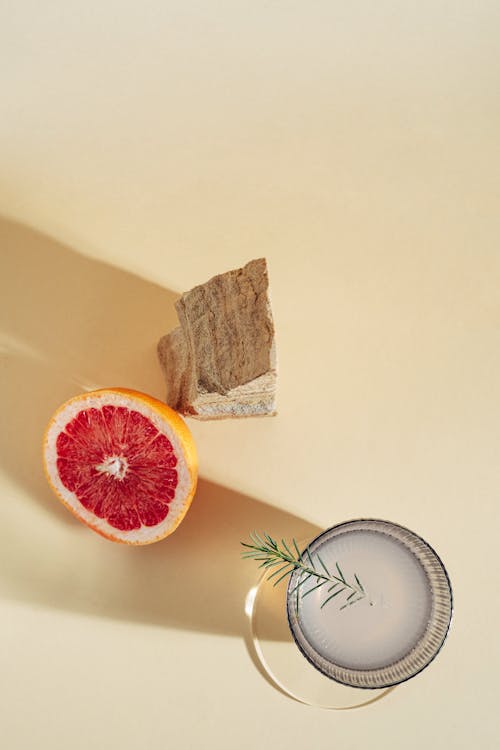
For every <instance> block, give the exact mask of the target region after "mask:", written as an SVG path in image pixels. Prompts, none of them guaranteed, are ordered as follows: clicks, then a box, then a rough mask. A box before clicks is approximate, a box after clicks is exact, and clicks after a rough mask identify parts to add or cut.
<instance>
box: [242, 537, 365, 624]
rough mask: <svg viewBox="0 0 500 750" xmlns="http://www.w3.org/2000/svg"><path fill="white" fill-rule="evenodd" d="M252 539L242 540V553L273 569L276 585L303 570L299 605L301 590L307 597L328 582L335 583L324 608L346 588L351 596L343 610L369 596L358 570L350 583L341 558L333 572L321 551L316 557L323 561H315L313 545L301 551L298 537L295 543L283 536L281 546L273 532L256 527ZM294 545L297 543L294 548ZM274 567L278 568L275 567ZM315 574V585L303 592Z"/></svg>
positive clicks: (296, 592) (294, 591)
mask: <svg viewBox="0 0 500 750" xmlns="http://www.w3.org/2000/svg"><path fill="white" fill-rule="evenodd" d="M250 539H251V541H252V544H248V542H241V545H242V546H243V547H244V548H245V549H244V550H243V552H242V557H243V558H247V559H253V560H257V561H258V562H260V565H259V568H265V569H266V570H269V571H271V572H270V575H269V576H268V580H271V579H273V578H275V579H276V580H275V581H274V582H273V585H274V586H276V585H277V584H278V583H279V582H280V581H282V580H283V579H284V578H286V577H287V576H289V575H290V574H291V573H293V572H294V571H295V570H299V571H300V574H299V579H298V582H297V585H296V586H295V588H294V589H293V590H292V592H291V593H292V594H294V593H295V594H296V596H297V608H298V606H299V594H300V595H302V598H304V597H306V596H307V595H308V594H311V593H312V592H313V591H316V590H317V589H320V588H322V587H323V586H326V584H331V585H330V586H329V587H328V588H327V590H326V591H327V594H328V596H327V597H326V599H324V600H323V602H322V604H321V609H323V607H324V606H325V605H326V604H328V602H330V601H331V600H332V599H334V598H335V597H336V596H338V595H339V594H342V593H344V592H346V593H347V598H346V600H345V603H344V604H343V605H342V606H341V607H340V609H341V610H342V609H345V608H346V607H350V606H351V605H353V604H356V603H357V602H360V601H361V600H362V599H364V598H365V596H366V592H365V589H364V588H363V585H362V583H361V581H360V580H359V577H358V576H357V574H356V573H354V581H353V582H351V583H349V581H348V580H347V578H346V577H345V575H344V573H343V571H342V569H341V567H340V565H339V563H338V562H336V563H335V569H336V570H335V573H332V572H331V571H330V570H329V569H328V568H327V566H326V565H325V563H324V561H323V560H322V559H321V557H320V555H319V554H318V553H316V557H317V559H318V563H319V565H318V564H316V563H315V561H314V560H313V557H312V555H311V551H310V549H309V547H306V549H305V550H304V552H303V553H301V552H300V550H299V547H298V545H297V541H296V540H295V539H292V544H291V545H288V544H287V543H286V541H285V540H284V539H282V540H281V547H280V545H279V543H278V542H277V541H276V540H275V539H273V538H272V537H271V536H269V534H265V533H264V534H262V535H261V534H258V533H257V532H256V531H254V532H253V533H251V534H250ZM290 547H293V550H294V551H293V552H292V550H291V549H290ZM273 568H277V569H276V570H273ZM276 576H277V577H276ZM311 578H313V579H315V585H314V586H312V587H311V588H308V589H307V590H306V591H305V593H304V594H302V587H303V585H304V584H305V583H307V581H310V580H311Z"/></svg>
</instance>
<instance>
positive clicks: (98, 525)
mask: <svg viewBox="0 0 500 750" xmlns="http://www.w3.org/2000/svg"><path fill="white" fill-rule="evenodd" d="M43 455H44V468H45V473H46V475H47V479H48V481H49V484H50V485H51V487H52V489H53V490H54V492H55V493H56V495H57V496H58V497H59V499H60V500H61V501H62V502H63V503H64V505H65V506H66V507H67V508H68V510H70V511H71V512H72V513H74V515H75V516H76V517H77V518H78V519H79V520H80V521H82V522H83V523H85V524H86V525H87V526H89V527H90V528H91V529H93V530H94V531H97V532H98V533H99V534H102V536H105V537H106V538H107V539H111V540H112V541H114V542H123V543H125V544H151V543H152V542H157V541H159V540H160V539H163V538H164V537H166V536H168V535H169V534H171V533H172V532H173V531H174V530H175V529H176V528H177V526H178V525H179V523H180V522H181V521H182V519H183V518H184V515H185V514H186V512H187V510H188V508H189V506H190V505H191V501H192V499H193V496H194V493H195V490H196V481H197V457H196V448H195V445H194V441H193V438H192V436H191V433H190V431H189V429H188V427H187V425H186V423H185V422H184V420H183V419H182V417H180V416H179V414H177V412H176V411H174V410H173V409H171V408H170V407H168V406H167V405H166V404H163V403H162V402H161V401H157V400H156V399H154V398H152V397H151V396H147V395H146V394H144V393H139V392H138V391H131V390H127V389H125V388H105V389H102V390H98V391H91V392H89V393H85V394H82V395H80V396H76V397H75V398H72V399H70V400H69V401H67V402H66V403H65V404H63V405H62V406H61V407H60V408H59V409H58V410H57V411H56V413H55V414H54V416H53V417H52V419H51V420H50V422H49V425H48V427H47V430H46V432H45V437H44V444H43Z"/></svg>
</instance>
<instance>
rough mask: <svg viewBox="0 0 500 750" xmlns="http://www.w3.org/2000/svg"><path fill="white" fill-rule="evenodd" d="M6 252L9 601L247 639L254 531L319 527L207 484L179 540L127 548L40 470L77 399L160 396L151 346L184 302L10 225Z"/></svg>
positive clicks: (0, 233) (1, 529)
mask: <svg viewBox="0 0 500 750" xmlns="http://www.w3.org/2000/svg"><path fill="white" fill-rule="evenodd" d="M0 256H1V263H2V269H1V274H0V319H1V322H2V333H1V335H2V338H1V339H0V341H1V345H2V351H1V354H2V358H1V360H0V376H1V380H2V386H1V393H2V395H3V403H2V422H3V423H2V431H1V434H0V469H2V470H3V471H4V472H5V474H6V475H7V478H8V480H9V484H8V486H9V487H12V488H13V489H12V493H11V496H8V494H5V495H4V497H3V499H2V501H1V502H0V520H1V523H0V545H1V548H2V552H3V559H4V561H5V562H4V563H3V564H2V566H1V568H0V595H3V596H6V597H8V598H11V599H15V600H20V601H24V602H32V603H35V604H38V605H41V606H48V607H55V608H58V609H61V610H68V611H74V612H80V613H86V614H92V615H98V616H102V617H110V618H115V619H123V620H127V621H138V622H147V623H151V624H156V625H161V626H168V627H177V628H187V629H191V630H200V631H207V632H214V633H221V634H226V635H240V636H241V635H242V634H243V633H244V632H245V630H246V628H247V623H246V620H245V613H244V600H245V595H246V593H247V591H248V589H249V588H250V587H251V586H252V585H253V584H254V583H255V580H256V570H255V566H254V565H252V564H251V563H248V562H245V561H242V560H241V559H240V557H239V541H240V540H241V539H245V538H246V537H247V536H248V532H249V531H250V530H252V529H265V530H266V531H268V532H269V533H271V534H276V535H286V536H292V535H294V536H299V537H308V536H312V535H314V534H316V533H317V532H318V528H317V527H315V526H312V525H311V524H308V523H306V522H304V521H303V520H301V519H300V518H298V517H296V516H293V515H292V514H289V513H286V512H285V511H282V510H280V509H279V508H275V507H273V506H271V505H268V504H266V503H263V502H260V501H258V500H255V499H253V498H250V497H248V496H245V495H242V494H241V493H239V492H236V491H234V490H231V489H228V488H225V487H222V486H219V485H217V484H214V483H212V482H208V481H206V480H201V481H200V484H199V489H198V491H197V494H196V498H195V501H194V503H193V506H192V508H191V510H190V512H189V513H188V515H187V517H186V519H185V520H184V522H183V523H182V525H181V526H180V527H179V529H178V530H177V531H176V532H175V534H173V535H172V536H171V537H169V538H168V539H167V540H165V541H164V542H161V543H159V544H155V545H152V546H149V547H139V548H130V547H125V546H122V545H117V544H113V543H111V542H107V541H105V540H103V539H101V538H100V537H99V536H97V535H96V534H93V533H92V532H90V531H88V530H87V529H85V527H84V526H83V525H82V524H80V523H78V521H76V520H75V519H73V517H72V516H70V514H68V513H67V511H66V510H65V509H64V508H63V507H62V505H60V504H59V502H58V501H57V500H56V499H55V498H53V496H52V494H51V493H50V491H49V490H48V488H47V485H46V482H45V478H44V476H43V472H42V468H41V457H40V450H41V448H40V443H41V436H42V433H43V429H44V427H45V425H46V422H47V420H48V418H49V417H50V415H51V413H52V412H53V411H54V409H55V408H56V407H57V406H58V405H59V404H60V403H61V402H63V401H64V400H65V399H66V398H68V397H70V396H71V395H74V394H75V393H78V392H80V391H82V390H83V389H85V388H91V387H99V386H104V385H108V386H109V385H126V386H128V387H132V388H137V389H138V390H143V391H146V392H149V393H151V394H152V395H155V396H157V397H160V398H161V397H162V394H163V382H162V377H161V373H160V369H159V367H158V365H157V360H156V352H155V348H156V342H157V340H158V339H159V338H160V336H161V335H163V334H164V333H165V332H167V331H168V330H169V329H171V328H172V327H173V326H174V325H176V320H177V319H176V315H175V310H174V304H173V303H174V301H175V299H176V297H177V295H176V294H175V293H173V292H172V291H169V290H166V289H164V288H162V287H160V286H158V285H155V284H152V283H151V282H148V281H145V280H142V279H140V278H138V277H136V276H134V275H133V274H130V273H127V272H125V271H122V270H120V269H117V268H113V267H112V266H109V265H107V264H104V263H101V262H99V261H95V260H91V259H88V258H85V257H83V256H81V255H79V254H78V253H75V252H73V251H72V250H70V249H68V248H66V247H63V246H61V245H59V244H57V243H56V242H54V241H52V240H51V239H49V238H47V237H44V236H42V235H41V234H39V233H37V232H35V231H33V230H31V229H27V228H25V227H22V226H19V225H17V224H14V223H12V222H8V221H4V220H0ZM242 429H244V424H242ZM198 447H199V451H200V452H202V451H203V446H202V445H200V446H198Z"/></svg>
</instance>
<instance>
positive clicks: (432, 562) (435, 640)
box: [286, 518, 453, 689]
mask: <svg viewBox="0 0 500 750" xmlns="http://www.w3.org/2000/svg"><path fill="white" fill-rule="evenodd" d="M349 531H375V532H378V533H385V534H386V535H388V536H390V537H392V538H393V539H396V540H397V541H399V542H400V543H402V544H404V545H405V546H406V547H407V549H409V551H410V552H411V553H412V554H413V555H414V557H415V558H416V559H417V561H418V562H419V564H420V565H421V566H422V567H423V569H424V573H425V575H426V578H427V581H428V584H429V590H430V594H431V599H432V605H431V613H430V615H429V619H428V621H427V625H426V628H425V631H424V633H423V634H422V635H421V637H420V638H419V639H418V640H417V641H416V642H415V644H414V645H413V647H412V648H411V649H410V650H409V651H408V652H407V653H406V654H404V655H403V656H402V657H400V658H398V659H396V660H394V661H393V662H391V663H388V664H387V665H384V666H382V667H374V668H367V669H362V668H361V669H359V668H351V667H345V666H342V665H339V664H336V663H335V662H334V661H331V660H329V659H326V658H325V657H324V656H322V655H321V654H319V653H318V652H317V651H316V650H315V649H314V647H313V646H312V645H311V644H310V642H309V641H308V640H307V639H306V638H305V636H304V634H303V631H302V628H301V626H300V622H299V618H298V613H297V609H296V596H295V595H293V596H292V592H293V589H294V587H295V586H296V585H297V579H298V576H299V575H300V573H299V572H298V571H294V572H293V573H292V574H291V576H290V579H289V581H288V587H287V595H286V609H287V619H288V626H289V628H290V631H291V634H292V636H293V639H294V641H295V644H296V646H297V647H298V648H299V650H300V651H301V653H302V655H303V656H304V657H305V658H306V659H307V661H309V663H310V664H312V666H313V667H315V669H317V670H319V671H320V672H322V673H323V674H324V675H325V676H326V677H328V678H330V679H332V680H334V681H335V682H339V683H340V684H343V685H347V686H349V687H356V688H362V689H379V688H385V687H392V686H394V685H399V684H401V683H402V682H406V681H407V680H409V679H411V678H412V677H415V676H416V675H417V674H419V673H420V672H422V671H423V670H424V669H425V668H426V667H428V666H429V664H430V663H431V662H432V661H433V660H434V659H435V658H436V656H437V655H438V653H439V652H440V651H441V649H442V647H443V645H444V643H445V641H446V638H447V636H448V633H449V630H450V626H451V621H452V617H453V592H452V587H451V582H450V578H449V575H448V572H447V570H446V568H445V566H444V563H443V561H442V560H441V558H440V556H439V555H438V553H437V552H436V551H435V549H434V548H433V547H432V546H431V545H430V544H429V543H428V542H427V541H426V540H425V539H424V538H423V537H421V536H420V535H419V534H416V533H415V532H414V531H412V530H411V529H408V528H407V527H406V526H402V525H401V524H398V523H395V522H394V521H386V520H383V519H378V518H356V519H352V520H350V521H343V522H341V523H338V524H335V525H334V526H331V527H329V528H328V529H325V530H324V531H322V532H321V533H320V534H318V535H317V536H316V537H314V539H312V540H311V542H310V543H309V544H308V545H307V547H306V548H305V549H307V548H311V553H314V548H317V547H319V546H320V545H321V544H322V543H323V542H324V541H326V540H325V537H328V538H334V537H335V536H339V535H341V534H343V533H346V532H347V533H348V532H349ZM390 531H392V532H393V533H392V534H391V533H390ZM305 549H304V551H305ZM304 551H303V552H304Z"/></svg>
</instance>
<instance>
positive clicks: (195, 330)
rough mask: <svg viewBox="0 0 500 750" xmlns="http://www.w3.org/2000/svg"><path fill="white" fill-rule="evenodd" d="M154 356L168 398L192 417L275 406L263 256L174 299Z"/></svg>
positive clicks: (247, 413)
mask: <svg viewBox="0 0 500 750" xmlns="http://www.w3.org/2000/svg"><path fill="white" fill-rule="evenodd" d="M176 309H177V315H178V317H179V322H180V327H179V328H176V329H175V330H173V331H172V332H171V333H169V334H167V335H166V336H163V338H162V339H160V342H159V344H158V355H159V359H160V363H161V366H162V369H163V372H164V375H165V379H166V382H167V399H166V400H167V403H168V404H169V406H171V407H172V408H174V409H176V410H177V411H179V412H181V413H183V414H189V415H191V416H193V417H198V418H199V419H222V418H225V417H252V416H259V415H260V416H263V415H271V414H275V413H276V406H275V397H276V348H275V341H274V325H273V318H272V312H271V304H270V300H269V279H268V274H267V264H266V261H265V259H264V258H260V259H258V260H252V261H250V263H247V265H246V266H244V267H243V268H239V269H236V270H234V271H228V272H227V273H223V274H220V275H219V276H214V278H213V279H210V281H207V283H206V284H202V285H200V286H197V287H195V288H194V289H192V290H191V291H190V292H186V293H185V294H183V295H182V297H181V298H180V299H179V301H178V302H177V303H176Z"/></svg>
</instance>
